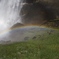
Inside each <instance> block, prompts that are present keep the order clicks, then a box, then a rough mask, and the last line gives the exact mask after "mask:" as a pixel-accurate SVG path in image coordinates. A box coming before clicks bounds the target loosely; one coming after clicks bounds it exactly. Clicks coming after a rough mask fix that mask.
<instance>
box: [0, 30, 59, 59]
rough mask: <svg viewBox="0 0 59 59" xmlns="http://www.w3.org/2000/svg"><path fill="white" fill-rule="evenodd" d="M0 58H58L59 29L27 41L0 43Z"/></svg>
mask: <svg viewBox="0 0 59 59" xmlns="http://www.w3.org/2000/svg"><path fill="white" fill-rule="evenodd" d="M0 59H59V31H58V32H55V33H53V34H45V35H43V37H40V38H39V37H38V36H36V38H34V39H33V38H32V39H31V40H29V41H27V42H20V43H13V44H8V45H0Z"/></svg>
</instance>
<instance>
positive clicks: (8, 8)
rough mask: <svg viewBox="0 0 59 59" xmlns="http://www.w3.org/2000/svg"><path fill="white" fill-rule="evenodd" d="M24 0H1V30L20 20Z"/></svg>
mask: <svg viewBox="0 0 59 59" xmlns="http://www.w3.org/2000/svg"><path fill="white" fill-rule="evenodd" d="M21 2H22V0H0V32H1V30H5V29H7V28H9V27H11V26H12V25H13V24H15V23H17V22H20V23H21V17H20V10H21V8H22V5H21Z"/></svg>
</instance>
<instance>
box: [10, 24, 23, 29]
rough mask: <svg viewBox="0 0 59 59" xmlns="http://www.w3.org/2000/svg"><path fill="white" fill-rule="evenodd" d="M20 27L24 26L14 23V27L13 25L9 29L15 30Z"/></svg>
mask: <svg viewBox="0 0 59 59" xmlns="http://www.w3.org/2000/svg"><path fill="white" fill-rule="evenodd" d="M22 26H24V25H23V24H21V23H16V24H15V25H13V26H12V27H11V29H13V28H17V27H22Z"/></svg>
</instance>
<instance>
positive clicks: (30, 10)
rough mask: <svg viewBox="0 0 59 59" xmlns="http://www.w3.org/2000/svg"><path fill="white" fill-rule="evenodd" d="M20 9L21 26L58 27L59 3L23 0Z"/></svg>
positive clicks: (46, 0)
mask: <svg viewBox="0 0 59 59" xmlns="http://www.w3.org/2000/svg"><path fill="white" fill-rule="evenodd" d="M23 3H25V4H24V5H23V7H22V9H21V17H22V22H23V24H39V25H48V26H53V27H54V26H55V27H56V26H57V27H58V26H59V1H58V0H56V1H54V0H24V1H23Z"/></svg>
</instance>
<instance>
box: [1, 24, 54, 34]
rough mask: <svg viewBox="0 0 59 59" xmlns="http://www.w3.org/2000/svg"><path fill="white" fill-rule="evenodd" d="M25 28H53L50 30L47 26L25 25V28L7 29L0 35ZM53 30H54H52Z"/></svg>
mask: <svg viewBox="0 0 59 59" xmlns="http://www.w3.org/2000/svg"><path fill="white" fill-rule="evenodd" d="M27 27H40V28H49V29H54V28H50V27H47V26H40V25H25V26H20V27H15V28H9V29H6V30H4V31H2V32H0V35H4V34H6V33H8V32H10V31H13V30H17V29H19V28H27ZM54 30H55V29H54Z"/></svg>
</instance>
